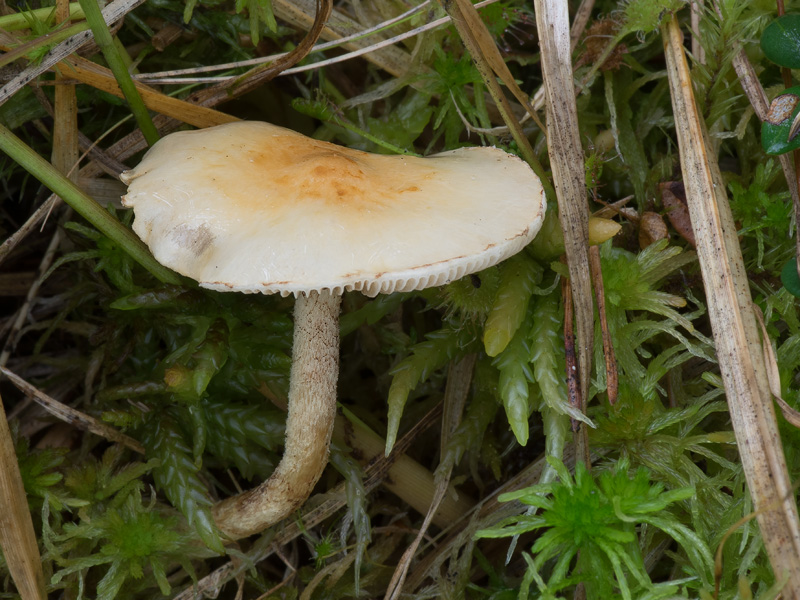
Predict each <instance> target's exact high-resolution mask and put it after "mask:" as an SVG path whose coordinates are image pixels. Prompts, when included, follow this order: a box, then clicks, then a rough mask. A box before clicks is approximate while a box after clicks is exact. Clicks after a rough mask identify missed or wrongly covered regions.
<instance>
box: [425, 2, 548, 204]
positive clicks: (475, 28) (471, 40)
mask: <svg viewBox="0 0 800 600" xmlns="http://www.w3.org/2000/svg"><path fill="white" fill-rule="evenodd" d="M439 2H440V3H441V4H442V6H443V7H444V9H445V10H446V11H447V14H448V15H449V16H450V18H451V20H452V21H453V25H455V27H456V30H457V31H458V35H459V36H460V37H461V41H462V42H464V46H465V47H466V48H467V51H468V52H469V54H470V56H471V57H472V60H473V61H474V62H475V66H476V67H477V69H478V72H479V73H480V74H481V79H483V83H484V85H486V89H487V90H488V91H489V94H490V95H491V97H492V99H493V100H494V102H495V105H496V106H497V110H498V111H499V112H500V115H501V116H502V118H503V121H504V122H505V124H506V126H508V128H509V130H510V132H511V135H512V136H513V137H514V141H515V142H517V145H518V146H519V149H520V153H521V154H522V157H523V158H524V159H525V161H526V162H527V163H528V164H529V165H530V166H531V168H532V169H533V170H534V172H535V173H536V175H537V176H538V177H539V179H541V180H542V185H543V186H544V188H545V193H546V194H547V195H548V197H552V188H551V186H550V183H549V180H548V178H547V176H546V174H545V171H544V169H543V168H542V165H541V164H540V163H539V159H538V158H536V154H535V153H534V151H533V148H532V147H531V144H530V142H529V141H528V138H527V137H526V136H525V134H524V133H523V131H522V126H521V125H520V122H519V120H518V119H517V117H516V116H515V115H514V113H513V111H512V110H511V104H510V103H509V101H508V99H507V98H506V97H505V94H504V93H503V90H502V88H501V87H500V84H499V83H498V82H497V74H496V73H495V71H494V69H493V68H492V66H491V63H490V61H489V60H487V58H486V55H485V51H484V46H486V40H487V39H488V41H489V43H490V44H491V49H489V48H487V51H490V52H491V51H492V50H493V51H494V52H497V47H496V46H495V45H494V42H493V41H492V40H491V36H489V33H488V31H486V25H485V24H484V23H483V21H481V19H480V17H477V15H476V19H472V20H470V19H468V18H467V17H465V16H464V14H463V11H462V7H461V5H460V4H459V1H458V0H439ZM470 6H471V5H470ZM471 8H472V10H475V8H474V7H472V6H471ZM501 62H502V59H501ZM512 81H513V78H512ZM525 106H526V107H527V106H530V105H529V103H528V101H527V97H526V98H525ZM532 111H533V109H532V108H531V109H529V114H531V115H533V112H532ZM537 122H538V120H537ZM540 125H541V123H540Z"/></svg>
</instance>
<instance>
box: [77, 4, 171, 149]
mask: <svg viewBox="0 0 800 600" xmlns="http://www.w3.org/2000/svg"><path fill="white" fill-rule="evenodd" d="M80 4H81V8H83V12H84V13H85V14H86V20H87V21H88V22H89V27H91V28H92V33H93V34H94V40H95V42H97V45H98V46H100V49H101V50H102V51H103V56H104V57H105V59H106V62H107V63H108V67H109V68H110V69H111V72H112V73H114V77H115V78H116V80H117V84H118V85H119V88H120V89H121V90H122V93H123V95H124V96H125V99H126V100H127V101H128V104H129V105H130V107H131V112H132V113H133V116H134V117H135V118H136V123H138V125H139V128H140V129H141V130H142V133H143V134H144V139H145V140H147V143H148V144H149V145H151V146H152V145H153V144H155V143H156V142H157V141H158V138H159V136H158V130H157V129H156V126H155V125H153V119H151V118H150V113H149V112H148V111H147V107H146V106H145V105H144V102H143V101H142V97H141V96H140V95H139V92H138V90H137V89H136V86H135V85H134V83H133V80H132V79H131V74H130V73H128V69H127V67H126V66H125V61H124V60H123V59H122V57H121V56H120V53H119V50H118V49H117V47H116V46H115V45H114V39H113V38H112V37H111V32H110V31H109V30H108V25H106V22H105V20H104V19H103V14H102V13H101V12H100V6H99V5H98V4H97V0H80Z"/></svg>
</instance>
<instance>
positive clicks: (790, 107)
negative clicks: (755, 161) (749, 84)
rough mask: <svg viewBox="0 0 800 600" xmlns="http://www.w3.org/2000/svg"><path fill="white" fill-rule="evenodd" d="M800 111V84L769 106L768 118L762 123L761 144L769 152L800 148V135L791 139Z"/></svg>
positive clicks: (774, 152)
mask: <svg viewBox="0 0 800 600" xmlns="http://www.w3.org/2000/svg"><path fill="white" fill-rule="evenodd" d="M798 111H800V86H795V87H792V88H789V89H788V90H786V91H784V92H783V93H782V94H780V95H779V96H777V97H776V98H775V99H774V100H773V101H772V103H771V104H770V106H769V112H768V113H767V118H766V120H765V121H764V122H763V123H762V124H761V146H762V147H763V148H764V152H766V153H767V154H784V153H786V152H789V151H791V150H796V149H797V148H800V136H798V135H794V136H793V137H792V138H791V139H789V131H790V129H791V126H792V121H793V120H794V117H795V116H796V115H797V113H798Z"/></svg>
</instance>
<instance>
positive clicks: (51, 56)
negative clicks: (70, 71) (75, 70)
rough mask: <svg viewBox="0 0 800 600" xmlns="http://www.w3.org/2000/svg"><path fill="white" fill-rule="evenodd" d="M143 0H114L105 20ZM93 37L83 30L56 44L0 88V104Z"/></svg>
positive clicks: (110, 20)
mask: <svg viewBox="0 0 800 600" xmlns="http://www.w3.org/2000/svg"><path fill="white" fill-rule="evenodd" d="M143 2H144V0H114V1H113V2H111V3H110V4H108V6H106V7H105V8H104V9H103V11H102V12H103V20H104V21H105V22H106V23H113V22H114V21H116V20H118V19H121V18H122V17H124V16H125V15H126V14H128V13H129V12H130V11H132V10H133V9H134V8H136V7H137V6H139V5H140V4H142V3H143ZM91 39H92V32H91V31H82V32H81V33H78V34H77V35H74V36H72V37H71V38H69V39H68V40H64V41H63V42H61V43H60V44H58V45H57V46H55V47H54V48H53V49H52V50H50V52H48V53H47V54H45V56H44V57H43V58H42V60H41V61H39V62H37V63H36V64H31V65H29V66H28V67H27V68H26V69H25V70H24V71H22V73H20V74H19V75H17V76H16V77H14V79H12V80H11V81H9V82H8V83H7V84H5V85H4V86H3V87H2V88H0V104H3V103H4V102H5V101H6V100H8V99H9V98H10V97H11V96H13V95H14V94H15V93H17V92H18V91H19V90H20V89H21V88H23V87H25V86H26V85H28V84H29V83H30V82H31V81H33V80H34V79H36V78H37V77H38V76H39V75H41V74H42V73H44V72H45V71H47V69H49V68H50V67H52V66H54V65H56V64H58V63H59V62H61V61H62V60H63V59H65V58H66V57H67V56H69V55H70V54H72V53H73V52H75V51H76V50H77V49H78V48H80V47H81V46H83V45H84V44H85V43H86V42H88V41H89V40H91Z"/></svg>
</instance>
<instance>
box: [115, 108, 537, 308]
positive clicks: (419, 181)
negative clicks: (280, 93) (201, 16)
mask: <svg viewBox="0 0 800 600" xmlns="http://www.w3.org/2000/svg"><path fill="white" fill-rule="evenodd" d="M121 179H122V181H123V182H124V183H126V184H128V186H129V187H128V193H127V194H126V195H125V196H123V198H122V202H123V204H124V205H125V206H128V207H132V208H133V209H134V212H135V220H134V224H133V229H134V231H135V232H136V233H137V234H138V235H139V237H140V238H142V240H143V241H144V242H145V243H146V244H147V245H148V246H149V247H150V250H151V251H152V252H153V255H154V256H155V258H156V259H157V260H158V261H159V262H160V263H162V264H163V265H165V266H167V267H170V268H171V269H174V270H175V271H177V272H178V273H180V274H182V275H185V276H187V277H191V278H192V279H195V280H197V281H198V282H199V283H200V285H201V286H202V287H206V288H210V289H214V290H220V291H239V292H262V293H267V294H269V293H280V294H282V295H284V296H286V295H288V294H290V293H291V294H295V295H297V294H298V293H303V292H310V291H322V290H329V291H331V292H333V293H342V292H343V291H345V290H360V291H361V292H363V293H365V294H367V295H369V296H375V295H376V294H378V293H389V292H397V291H411V290H419V289H423V288H426V287H429V286H437V285H442V284H445V283H447V282H449V281H451V280H454V279H458V278H460V277H462V276H464V275H467V274H469V273H473V272H475V271H480V270H482V269H485V268H487V267H490V266H492V265H494V264H496V263H498V262H500V261H501V260H503V259H504V258H507V257H509V256H511V255H513V254H515V253H517V252H518V251H519V250H521V249H522V248H523V247H524V246H525V245H526V244H527V243H528V242H530V241H531V240H532V239H533V237H534V236H535V235H536V233H537V232H538V231H539V228H540V227H541V224H542V220H543V218H544V212H545V199H544V192H543V190H542V186H541V183H540V182H539V178H538V177H536V175H534V173H533V172H532V171H531V169H530V168H529V167H528V165H527V164H525V163H524V162H523V161H522V160H520V159H519V158H517V157H515V156H513V155H510V154H507V153H506V152H504V151H502V150H499V149H497V148H487V147H480V148H460V149H458V150H453V151H450V152H443V153H441V154H437V155H434V156H430V157H428V158H416V157H411V156H385V155H379V154H370V153H367V152H361V151H358V150H352V149H349V148H344V147H342V146H337V145H335V144H331V143H328V142H322V141H318V140H314V139H311V138H308V137H306V136H304V135H301V134H299V133H296V132H294V131H291V130H288V129H284V128H282V127H277V126H275V125H270V124H268V123H260V122H237V123H229V124H225V125H219V126H217V127H210V128H208V129H202V130H197V131H181V132H177V133H173V134H171V135H169V136H166V137H164V138H163V139H161V140H160V141H159V142H158V143H156V144H155V145H154V146H153V147H152V148H151V149H150V150H149V151H148V152H147V154H146V155H145V156H144V158H143V159H142V162H141V163H140V164H139V165H138V166H137V167H136V168H134V169H132V170H130V171H126V172H124V173H123V174H122V177H121Z"/></svg>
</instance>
